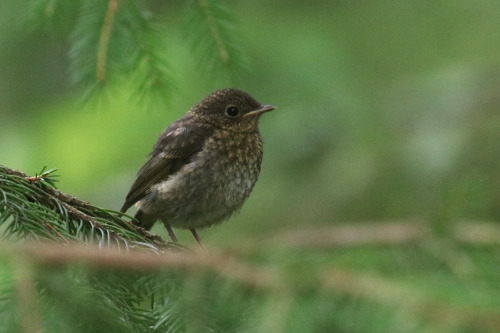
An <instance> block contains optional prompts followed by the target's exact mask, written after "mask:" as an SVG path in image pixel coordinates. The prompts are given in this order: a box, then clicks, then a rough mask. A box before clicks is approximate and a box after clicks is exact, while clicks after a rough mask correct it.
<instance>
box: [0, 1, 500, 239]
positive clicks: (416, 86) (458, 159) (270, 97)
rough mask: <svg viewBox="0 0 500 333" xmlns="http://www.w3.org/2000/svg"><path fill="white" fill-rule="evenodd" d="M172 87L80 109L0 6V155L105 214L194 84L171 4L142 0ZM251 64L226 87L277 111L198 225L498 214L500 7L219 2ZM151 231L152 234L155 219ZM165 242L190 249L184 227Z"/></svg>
mask: <svg viewBox="0 0 500 333" xmlns="http://www.w3.org/2000/svg"><path fill="white" fill-rule="evenodd" d="M152 6H153V8H155V6H156V7H157V9H158V10H159V13H160V16H159V17H157V19H158V21H161V23H162V24H165V25H166V26H167V28H168V29H167V30H168V32H167V33H166V35H165V36H164V37H165V40H166V43H167V45H168V46H169V54H168V58H169V60H170V65H171V68H172V76H173V78H174V79H175V84H176V89H175V91H174V92H173V94H172V99H171V101H170V104H169V105H168V107H165V108H151V109H148V110H146V111H144V110H141V109H140V108H137V106H136V105H134V104H132V103H129V102H128V100H127V98H126V96H125V94H124V93H119V92H117V93H116V94H115V95H112V96H110V99H109V101H108V103H107V104H106V105H105V106H104V107H103V106H102V105H101V106H96V105H94V104H92V105H89V104H82V103H81V101H80V95H81V91H79V90H78V88H75V87H74V86H72V85H71V84H70V83H69V79H68V55H67V54H68V49H69V46H68V42H67V41H66V40H65V39H64V38H58V37H57V36H50V35H49V34H44V33H42V32H40V31H36V30H35V31H32V30H30V29H27V28H26V26H25V25H24V24H23V17H24V16H25V15H26V13H25V12H24V10H25V9H24V7H23V6H22V5H19V3H18V2H16V1H5V0H3V1H2V3H1V4H0V45H1V48H0V115H1V118H0V142H1V144H0V163H2V164H4V165H6V166H8V167H10V168H16V169H19V170H21V171H24V172H27V173H29V174H35V173H36V172H38V171H40V170H41V168H42V167H43V166H44V165H47V166H48V167H51V168H52V167H55V168H58V169H59V174H60V175H61V176H62V177H61V180H60V183H59V185H58V187H59V189H60V190H62V191H64V192H67V193H69V194H71V195H74V196H77V197H79V198H81V199H83V200H87V201H90V202H92V203H93V204H95V205H98V206H102V207H107V208H113V209H118V208H119V207H120V206H121V205H122V202H123V200H124V197H125V194H126V193H127V191H128V188H129V186H130V185H131V183H132V182H133V180H134V177H135V174H136V172H137V170H138V169H139V167H140V166H141V165H142V164H143V163H144V161H145V158H146V155H147V154H148V153H149V152H150V151H151V148H152V146H153V144H154V142H155V141H156V139H157V136H158V135H159V133H160V132H161V131H162V130H163V129H164V128H165V127H166V126H167V125H168V124H169V123H170V122H172V121H174V120H175V119H177V118H178V117H180V116H181V115H183V114H184V113H185V112H186V111H187V110H188V109H189V107H190V106H192V105H193V104H194V103H196V102H198V101H199V100H200V99H201V98H202V97H204V96H205V95H207V94H208V93H209V92H211V91H213V90H215V89H218V88H222V87H225V86H228V85H230V84H231V83H230V82H229V81H225V80H224V79H214V78H210V77H204V76H203V75H202V74H200V73H199V72H197V71H196V70H195V67H194V66H193V64H192V63H190V62H189V61H186V60H185V59H186V54H187V53H188V52H189V49H188V48H187V46H186V45H185V43H184V41H183V37H182V34H181V33H180V31H179V29H180V28H179V25H178V22H179V15H180V14H179V10H178V9H179V7H180V6H181V4H180V2H171V3H168V2H167V4H161V2H160V1H156V2H152ZM231 6H232V9H233V13H234V15H236V16H237V21H238V22H239V30H240V31H241V33H242V35H243V37H244V42H243V44H242V47H243V49H244V50H245V51H246V52H247V53H248V57H249V59H250V68H251V70H250V71H249V72H248V74H246V75H244V76H243V77H242V79H241V80H240V81H239V82H237V84H236V86H237V87H238V88H241V89H243V90H246V91H248V92H250V93H251V94H252V95H254V96H255V97H256V98H257V99H258V100H259V101H261V102H262V103H266V104H274V105H277V106H278V109H277V110H276V111H274V112H272V113H269V114H266V115H265V116H264V117H263V118H262V121H261V133H262V135H263V138H264V141H265V146H264V162H263V166H262V172H261V177H260V180H259V182H258V183H257V185H256V187H255V189H254V192H253V193H252V196H251V198H250V199H249V200H248V202H247V204H246V205H245V206H244V208H243V209H242V211H241V213H240V214H238V215H236V216H235V217H234V218H231V219H230V221H228V222H226V223H224V224H223V225H222V226H219V227H216V228H212V229H209V230H205V231H202V232H201V233H200V235H201V237H202V239H204V241H205V242H206V243H208V244H221V243H228V244H236V243H238V242H239V241H240V240H244V239H246V238H248V237H249V236H255V237H256V238H258V237H261V236H263V235H266V234H269V233H270V232H274V231H279V230H286V229H288V228H291V227H295V226H297V227H304V226H308V227H310V226H314V225H325V224H326V225H330V224H336V223H340V222H342V223H345V222H357V221H376V220H380V221H383V220H394V219H408V218H420V219H423V220H426V221H429V222H432V225H433V226H436V227H437V228H438V229H443V228H444V229H446V228H447V227H448V226H449V225H450V224H451V223H453V222H456V221H462V220H481V221H500V202H499V198H500V171H499V166H500V145H499V142H500V113H499V112H498V111H499V106H500V56H499V55H500V33H499V31H500V20H499V19H498V13H499V12H500V2H498V1H480V2H471V1H460V0H456V1H451V0H450V1H445V0H438V1H313V2H304V1H234V2H231ZM154 232H157V233H160V234H162V235H165V232H164V230H163V228H162V227H161V226H157V227H155V229H154ZM178 234H179V236H180V238H181V239H182V240H183V241H186V242H192V240H191V236H190V235H189V233H188V232H178Z"/></svg>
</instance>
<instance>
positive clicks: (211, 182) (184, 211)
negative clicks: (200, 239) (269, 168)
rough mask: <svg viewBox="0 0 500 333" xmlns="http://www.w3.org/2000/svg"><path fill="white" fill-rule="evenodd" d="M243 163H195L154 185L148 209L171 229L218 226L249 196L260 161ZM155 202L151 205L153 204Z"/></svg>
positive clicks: (200, 161)
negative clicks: (153, 208)
mask: <svg viewBox="0 0 500 333" xmlns="http://www.w3.org/2000/svg"><path fill="white" fill-rule="evenodd" d="M244 162H245V163H229V162H228V163H220V161H215V162H213V161H210V160H208V159H206V160H195V161H193V162H191V163H188V164H186V165H185V166H184V167H183V168H182V169H181V170H180V171H179V172H177V173H176V174H175V175H173V176H172V177H170V178H169V179H167V180H165V181H163V182H161V183H159V184H157V185H155V187H154V189H153V191H152V195H150V196H147V197H146V200H145V201H147V200H148V198H150V202H149V203H150V204H151V205H148V206H150V207H157V208H156V209H157V212H155V214H156V215H158V217H159V218H160V219H161V220H163V221H165V222H166V223H168V224H169V225H171V226H173V227H178V228H201V227H208V226H210V225H213V224H216V223H219V222H222V221H224V220H225V219H227V218H229V217H230V216H231V215H232V214H233V213H235V212H236V211H238V210H239V209H240V208H241V206H242V205H243V203H244V202H245V200H246V199H247V198H248V196H249V195H250V193H251V191H252V189H253V186H254V185H255V182H256V181H257V178H258V175H259V170H260V159H258V158H256V159H254V160H252V159H247V160H246V161H244ZM153 201H154V202H153Z"/></svg>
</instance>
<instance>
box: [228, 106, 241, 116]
mask: <svg viewBox="0 0 500 333" xmlns="http://www.w3.org/2000/svg"><path fill="white" fill-rule="evenodd" d="M226 114H227V115H228V116H229V117H236V116H237V115H239V114H240V110H239V109H238V108H237V107H236V106H234V105H231V106H228V107H227V108H226Z"/></svg>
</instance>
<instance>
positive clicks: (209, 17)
mask: <svg viewBox="0 0 500 333" xmlns="http://www.w3.org/2000/svg"><path fill="white" fill-rule="evenodd" d="M198 3H199V5H200V7H201V9H202V11H203V13H204V14H205V22H206V24H207V26H208V28H209V29H210V32H211V34H212V36H213V38H214V40H215V43H216V44H217V50H218V53H219V56H220V58H221V60H222V62H223V63H226V64H227V63H228V62H229V52H228V49H227V47H226V45H225V43H224V39H223V38H222V35H221V32H220V27H219V26H218V25H217V23H216V22H217V21H216V20H215V18H214V15H213V13H212V12H211V10H210V7H209V6H208V3H207V0H198Z"/></svg>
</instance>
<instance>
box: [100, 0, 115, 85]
mask: <svg viewBox="0 0 500 333" xmlns="http://www.w3.org/2000/svg"><path fill="white" fill-rule="evenodd" d="M117 9H118V0H109V1H108V10H107V11H106V15H105V16H104V22H103V24H102V28H101V35H100V37H99V47H98V49H97V66H96V77H97V81H98V82H105V81H106V77H107V76H106V68H107V57H108V48H109V40H110V39H111V28H112V27H113V20H114V17H115V14H116V11H117Z"/></svg>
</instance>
